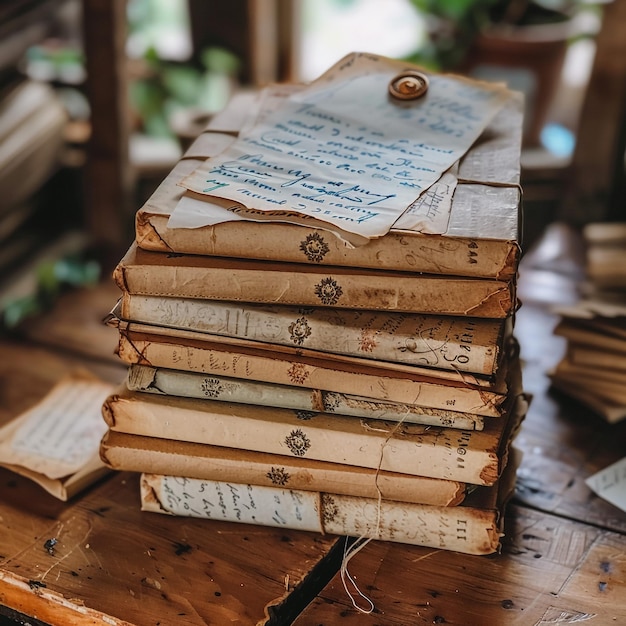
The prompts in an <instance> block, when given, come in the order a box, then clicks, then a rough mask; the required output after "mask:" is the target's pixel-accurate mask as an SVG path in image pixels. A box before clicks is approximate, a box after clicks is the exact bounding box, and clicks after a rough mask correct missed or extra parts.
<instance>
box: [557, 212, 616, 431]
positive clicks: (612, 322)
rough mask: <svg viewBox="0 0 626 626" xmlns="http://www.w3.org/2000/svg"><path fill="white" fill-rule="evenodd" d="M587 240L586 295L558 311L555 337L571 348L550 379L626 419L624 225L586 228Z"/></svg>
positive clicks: (608, 414)
mask: <svg viewBox="0 0 626 626" xmlns="http://www.w3.org/2000/svg"><path fill="white" fill-rule="evenodd" d="M583 238H584V244H585V254H586V267H585V270H586V272H585V273H586V282H585V283H584V284H583V285H582V287H581V290H582V291H583V294H584V297H583V298H582V299H581V300H580V301H579V302H577V303H576V304H575V305H572V306H569V307H561V308H559V309H558V313H560V315H561V319H560V321H559V323H558V324H557V326H556V328H555V333H556V334H557V335H560V336H562V337H564V338H565V339H566V342H567V348H566V353H565V355H564V357H563V358H562V359H561V361H560V362H559V363H558V365H557V366H556V368H555V369H554V371H552V372H551V374H550V376H551V379H552V384H553V386H554V387H556V388H558V389H559V390H561V391H562V392H564V393H565V394H567V395H570V396H572V397H573V398H575V399H576V400H578V401H580V402H582V403H583V404H584V405H585V406H587V407H589V408H590V409H592V410H593V411H594V412H595V413H597V414H598V415H600V416H601V417H603V418H604V419H605V420H607V421H608V422H617V421H619V420H622V419H624V418H626V224H624V223H593V224H588V225H586V226H585V228H584V229H583Z"/></svg>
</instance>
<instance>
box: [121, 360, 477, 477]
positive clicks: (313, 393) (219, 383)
mask: <svg viewBox="0 0 626 626" xmlns="http://www.w3.org/2000/svg"><path fill="white" fill-rule="evenodd" d="M127 386H128V388H129V389H130V390H131V391H142V392H148V393H158V394H166V395H170V396H181V397H186V398H200V399H207V398H208V399H211V400H219V401H222V402H238V403H241V404H255V405H261V406H275V407H280V408H285V409H293V410H295V411H302V412H305V413H306V412H309V411H313V412H316V413H320V412H321V413H333V414H336V415H351V416H353V417H365V418H368V419H381V420H387V421H392V422H407V423H410V424H424V425H429V426H444V427H447V428H460V429H465V430H482V429H483V427H484V418H483V417H482V416H480V415H474V414H472V413H457V412H454V411H446V410H444V409H430V408H428V407H423V406H419V405H414V404H400V403H397V402H385V401H383V400H374V399H371V398H362V397H358V396H352V395H349V394H343V393H335V392H332V391H323V390H321V389H306V388H299V387H293V386H288V385H277V384H272V383H262V382H257V381H254V380H247V379H237V378H228V377H225V376H208V375H204V374H194V373H193V372H183V371H177V370H169V369H161V368H154V367H149V366H146V365H131V366H130V367H129V370H128V379H127ZM156 473H159V472H156Z"/></svg>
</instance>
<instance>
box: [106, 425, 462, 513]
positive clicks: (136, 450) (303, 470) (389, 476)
mask: <svg viewBox="0 0 626 626" xmlns="http://www.w3.org/2000/svg"><path fill="white" fill-rule="evenodd" d="M100 455H101V458H102V460H103V462H104V463H105V464H106V465H107V466H108V467H110V468H111V469H115V470H120V471H131V472H142V473H148V474H169V475H171V476H185V477H187V478H197V479H202V480H216V481H220V482H229V483H231V482H234V483H251V484H253V485H264V486H266V487H282V488H285V489H302V490H303V491H330V492H333V493H340V494H343V495H351V496H358V497H362V498H378V495H379V493H380V497H382V498H384V499H386V500H398V501H400V502H416V503H420V504H430V505H432V506H456V505H458V504H460V503H461V502H462V501H463V499H464V498H465V495H466V492H467V485H466V484H465V483H461V482H458V481H452V480H441V479H437V478H425V477H422V476H411V475H409V474H400V473H398V472H386V471H376V470H375V469H368V468H364V467H355V466H353V465H342V464H339V463H329V462H326V461H315V460H312V459H303V458H299V457H286V456H281V455H277V454H268V453H265V452H254V451H251V450H240V449H235V448H224V447H219V446H212V445H207V444H201V443H192V442H188V441H172V440H169V439H159V438H156V437H145V436H141V435H128V434H126V433H120V432H115V431H112V430H110V431H108V432H107V434H106V435H105V436H104V438H103V440H102V443H101V445H100Z"/></svg>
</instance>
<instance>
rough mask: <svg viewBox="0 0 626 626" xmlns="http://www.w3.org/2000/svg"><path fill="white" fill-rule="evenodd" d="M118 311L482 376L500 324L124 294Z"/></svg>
mask: <svg viewBox="0 0 626 626" xmlns="http://www.w3.org/2000/svg"><path fill="white" fill-rule="evenodd" d="M119 315H120V317H121V318H122V319H124V320H130V321H136V322H143V323H146V324H152V325H156V326H165V327H168V328H178V329H187V330H194V331H198V332H204V333H209V334H213V335H220V336H226V337H238V338H241V339H249V340H252V341H260V342H269V343H272V344H280V345H285V346H291V347H294V348H298V349H301V348H306V349H309V350H318V351H321V352H330V353H333V354H343V355H349V356H355V357H360V358H364V359H372V360H377V361H390V362H395V363H406V364H411V365H415V366H420V367H425V368H437V369H446V370H452V371H455V372H459V371H461V372H469V373H474V374H480V375H486V376H490V375H492V374H494V373H495V371H496V369H497V366H498V361H499V358H500V356H501V354H502V343H503V341H504V338H505V326H507V324H506V322H505V321H504V320H488V319H480V318H467V317H450V316H437V315H416V314H410V313H383V312H372V311H363V310H352V309H326V308H315V309H303V308H300V307H289V306H271V305H253V304H246V305H241V304H238V303H234V302H221V301H216V300H194V299H190V298H165V297H160V296H140V295H133V294H129V293H124V295H123V297H122V299H121V302H120V306H119ZM509 319H510V318H509ZM509 333H510V330H509Z"/></svg>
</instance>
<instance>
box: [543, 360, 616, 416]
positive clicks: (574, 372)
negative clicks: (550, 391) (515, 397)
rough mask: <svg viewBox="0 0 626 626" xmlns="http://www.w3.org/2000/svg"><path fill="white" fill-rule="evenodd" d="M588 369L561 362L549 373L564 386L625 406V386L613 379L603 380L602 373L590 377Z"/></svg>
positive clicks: (565, 361)
mask: <svg viewBox="0 0 626 626" xmlns="http://www.w3.org/2000/svg"><path fill="white" fill-rule="evenodd" d="M590 369H591V368H586V367H585V368H580V367H577V366H575V365H571V364H569V361H567V360H563V361H561V362H560V363H559V364H558V365H557V367H556V368H555V369H554V370H553V371H552V372H551V378H552V380H553V381H554V380H558V381H560V382H561V383H563V384H564V385H569V386H570V387H578V388H580V389H583V390H585V391H590V392H591V393H593V394H594V395H595V396H598V397H599V398H602V399H604V400H605V401H606V402H610V403H611V404H617V405H620V406H623V405H626V385H625V384H624V382H623V380H620V381H619V382H616V381H615V379H614V378H613V379H605V378H603V377H602V372H596V373H595V374H593V375H590V373H589V372H590ZM622 378H623V377H622Z"/></svg>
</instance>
